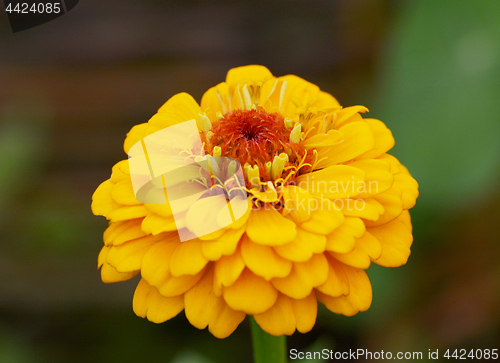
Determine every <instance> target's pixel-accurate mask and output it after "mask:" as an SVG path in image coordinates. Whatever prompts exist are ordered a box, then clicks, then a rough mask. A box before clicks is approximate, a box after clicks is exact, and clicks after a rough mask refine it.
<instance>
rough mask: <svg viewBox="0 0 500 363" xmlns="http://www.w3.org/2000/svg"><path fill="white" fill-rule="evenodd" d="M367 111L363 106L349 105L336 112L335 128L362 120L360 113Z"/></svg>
mask: <svg viewBox="0 0 500 363" xmlns="http://www.w3.org/2000/svg"><path fill="white" fill-rule="evenodd" d="M365 112H368V109H367V108H366V107H365V106H350V107H346V108H343V109H342V110H339V111H337V112H336V114H337V118H336V120H335V128H339V127H341V126H344V125H347V124H348V123H351V122H357V121H361V120H363V118H362V117H361V115H360V113H365Z"/></svg>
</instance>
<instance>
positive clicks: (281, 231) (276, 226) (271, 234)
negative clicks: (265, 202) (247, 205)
mask: <svg viewBox="0 0 500 363" xmlns="http://www.w3.org/2000/svg"><path fill="white" fill-rule="evenodd" d="M246 233H247V235H248V237H250V239H251V240H252V241H253V242H255V243H258V244H262V245H266V246H281V245H284V244H287V243H289V242H291V241H293V239H294V238H295V237H296V236H297V228H296V226H295V223H293V222H292V221H291V220H289V219H287V218H285V217H283V216H282V215H281V214H280V213H279V212H278V211H276V210H275V209H274V208H272V209H268V210H266V209H264V208H262V209H258V210H252V213H250V217H249V218H248V224H247V230H246Z"/></svg>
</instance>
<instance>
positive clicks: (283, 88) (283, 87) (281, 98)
mask: <svg viewBox="0 0 500 363" xmlns="http://www.w3.org/2000/svg"><path fill="white" fill-rule="evenodd" d="M286 86H287V83H286V81H284V82H283V85H282V86H281V91H280V103H279V106H278V109H279V110H281V105H283V100H284V98H285V92H286Z"/></svg>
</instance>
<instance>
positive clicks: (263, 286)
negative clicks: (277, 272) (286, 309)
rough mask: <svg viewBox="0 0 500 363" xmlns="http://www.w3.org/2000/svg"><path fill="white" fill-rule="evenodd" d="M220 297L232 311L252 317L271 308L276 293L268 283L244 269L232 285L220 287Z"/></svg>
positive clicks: (276, 295)
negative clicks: (241, 312)
mask: <svg viewBox="0 0 500 363" xmlns="http://www.w3.org/2000/svg"><path fill="white" fill-rule="evenodd" d="M222 296H223V297H224V300H225V301H226V303H227V304H228V305H229V307H230V308H232V309H233V310H237V311H243V312H245V313H246V314H252V315H253V314H260V313H263V312H264V311H266V310H267V309H269V308H270V307H271V306H273V305H274V303H275V302H276V299H277V298H278V292H277V291H276V289H275V288H274V287H273V285H271V283H270V282H269V281H266V280H264V279H263V278H262V277H260V276H257V275H255V274H254V273H253V272H251V271H250V270H249V269H244V270H243V272H242V273H241V275H240V277H239V278H238V280H236V282H235V283H234V284H232V285H231V286H228V287H225V286H223V287H222Z"/></svg>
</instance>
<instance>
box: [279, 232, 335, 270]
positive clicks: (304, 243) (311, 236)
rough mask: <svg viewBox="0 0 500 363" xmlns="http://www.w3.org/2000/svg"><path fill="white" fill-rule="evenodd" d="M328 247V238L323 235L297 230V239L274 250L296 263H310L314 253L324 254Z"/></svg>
mask: <svg viewBox="0 0 500 363" xmlns="http://www.w3.org/2000/svg"><path fill="white" fill-rule="evenodd" d="M325 246H326V237H325V236H324V235H321V234H317V233H312V232H308V231H306V230H304V229H302V228H297V237H296V238H295V239H294V240H293V241H292V242H290V243H287V244H286V245H283V246H274V247H273V248H274V250H275V251H276V252H277V253H278V255H280V256H281V257H283V258H285V259H287V260H290V261H294V262H305V261H309V260H310V259H311V257H312V255H313V254H314V253H323V251H324V250H325Z"/></svg>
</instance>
